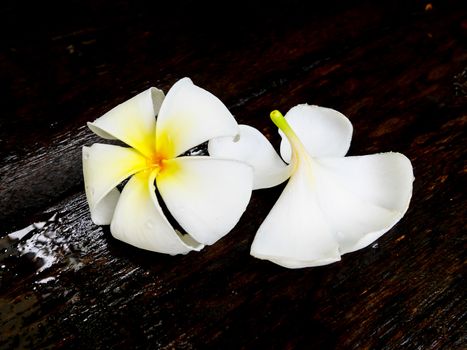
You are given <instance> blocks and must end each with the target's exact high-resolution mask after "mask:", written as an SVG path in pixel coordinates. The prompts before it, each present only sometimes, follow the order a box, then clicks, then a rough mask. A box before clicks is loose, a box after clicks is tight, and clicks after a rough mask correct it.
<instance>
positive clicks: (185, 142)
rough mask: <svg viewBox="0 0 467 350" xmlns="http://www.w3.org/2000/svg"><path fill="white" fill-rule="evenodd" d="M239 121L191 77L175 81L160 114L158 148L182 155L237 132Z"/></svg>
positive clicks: (172, 155) (157, 133)
mask: <svg viewBox="0 0 467 350" xmlns="http://www.w3.org/2000/svg"><path fill="white" fill-rule="evenodd" d="M237 133H238V125H237V122H236V121H235V119H234V117H233V116H232V114H231V113H230V112H229V110H228V109H227V107H226V106H225V105H224V104H223V103H222V102H221V101H220V100H219V99H218V98H217V97H216V96H214V95H213V94H211V93H210V92H208V91H206V90H204V89H202V88H200V87H198V86H196V85H194V84H193V82H192V81H191V80H190V79H189V78H183V79H181V80H179V81H178V82H177V83H175V84H174V85H173V86H172V88H171V89H170V90H169V92H168V93H167V96H166V98H165V100H164V103H163V104H162V106H161V109H160V112H159V116H158V118H157V130H156V143H157V148H158V149H161V148H167V144H170V145H171V146H170V147H169V148H170V154H168V155H169V156H170V157H175V156H178V155H180V154H182V153H184V152H186V151H187V150H189V149H190V148H193V147H194V146H197V145H199V144H201V143H203V142H205V141H208V140H209V139H211V138H214V137H219V136H228V135H232V136H233V135H236V134H237Z"/></svg>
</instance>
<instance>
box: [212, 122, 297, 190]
mask: <svg viewBox="0 0 467 350" xmlns="http://www.w3.org/2000/svg"><path fill="white" fill-rule="evenodd" d="M239 127H240V134H239V135H237V136H234V137H232V136H226V137H217V138H214V139H211V140H210V141H209V144H208V151H209V154H210V155H211V156H212V157H216V158H226V159H236V160H239V161H243V162H245V163H247V164H249V165H250V166H252V167H253V170H254V184H253V189H254V190H257V189H261V188H268V187H273V186H276V185H278V184H280V183H282V182H284V181H285V180H287V179H288V178H289V176H290V171H291V167H290V166H288V165H287V164H285V163H284V161H283V160H282V159H281V158H280V157H279V155H278V154H277V152H276V151H275V150H274V147H273V146H272V145H271V143H270V142H269V140H268V139H267V138H266V137H265V136H264V135H263V134H262V133H261V132H259V131H258V130H257V129H255V128H253V127H251V126H248V125H239Z"/></svg>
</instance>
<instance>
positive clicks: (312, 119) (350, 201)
mask: <svg viewBox="0 0 467 350" xmlns="http://www.w3.org/2000/svg"><path fill="white" fill-rule="evenodd" d="M271 119H272V121H273V122H274V123H275V124H276V125H277V127H278V128H279V130H280V131H279V133H280V134H281V136H282V142H281V147H280V151H281V152H280V153H281V155H282V158H283V159H284V160H285V161H286V162H288V163H289V164H288V165H287V164H286V163H284V162H283V161H282V160H281V159H280V158H279V156H278V155H277V153H275V151H274V149H273V147H272V146H271V144H270V143H269V141H268V140H267V139H266V138H265V137H264V136H263V135H262V134H261V133H260V132H259V131H257V130H256V129H254V128H251V127H248V126H244V125H240V128H241V133H240V140H239V141H238V142H232V138H229V137H223V138H218V139H213V140H211V141H210V142H209V152H210V154H211V155H215V156H216V157H219V156H222V157H230V158H232V159H238V160H243V161H247V162H249V163H250V164H251V165H252V166H253V167H254V170H255V189H258V188H265V187H271V186H274V185H277V184H279V183H280V182H282V181H284V180H285V179H287V178H289V177H290V178H289V182H288V183H287V185H286V187H285V189H284V191H283V192H282V194H281V196H280V197H279V199H278V200H277V202H276V204H275V205H274V207H273V208H272V210H271V212H270V213H269V214H268V216H267V217H266V219H265V220H264V222H263V223H262V224H261V226H260V228H259V230H258V232H257V234H256V236H255V239H254V241H253V244H252V247H251V254H252V255H253V256H255V257H257V258H260V259H266V260H270V261H272V262H274V263H276V264H279V265H281V266H284V267H288V268H301V267H309V266H319V265H326V264H330V263H332V262H335V261H339V260H340V258H341V255H342V254H345V253H349V252H353V251H355V250H358V249H361V248H364V247H366V246H367V245H369V244H371V243H372V242H374V241H375V240H376V239H378V238H379V237H380V236H381V235H383V234H384V233H385V232H387V231H388V230H389V229H391V227H393V226H394V225H395V224H396V223H397V222H398V221H399V220H400V219H401V218H402V216H403V215H404V214H405V212H406V211H407V209H408V206H409V202H410V198H411V196H412V183H413V180H414V177H413V170H412V165H411V163H410V160H409V159H408V158H407V157H405V156H404V155H402V154H400V153H392V152H389V153H379V154H373V155H367V156H352V157H344V156H345V154H346V153H347V151H348V149H349V147H350V140H351V137H352V124H351V123H350V121H349V120H348V119H347V118H346V117H345V116H344V115H343V114H341V113H339V112H337V111H335V110H332V109H329V108H323V107H318V106H309V105H306V104H304V105H298V106H295V107H293V108H292V109H291V110H290V111H289V112H288V113H287V114H286V116H285V118H284V117H283V116H282V114H280V112H278V111H274V112H272V113H271ZM253 147H254V149H255V150H257V151H258V152H261V153H262V154H258V153H255V154H254V156H252V155H251V153H249V152H251V149H252V148H253Z"/></svg>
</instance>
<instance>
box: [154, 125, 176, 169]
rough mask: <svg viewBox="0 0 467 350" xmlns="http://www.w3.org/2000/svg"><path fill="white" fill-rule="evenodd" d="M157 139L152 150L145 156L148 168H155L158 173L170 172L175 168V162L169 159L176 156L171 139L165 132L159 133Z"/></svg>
mask: <svg viewBox="0 0 467 350" xmlns="http://www.w3.org/2000/svg"><path fill="white" fill-rule="evenodd" d="M158 141H159V142H157V145H156V147H155V149H154V151H153V152H151V154H150V155H149V156H148V157H146V163H147V166H148V169H150V170H152V171H154V170H156V171H157V173H158V175H169V174H172V173H173V172H174V171H175V170H176V168H177V166H176V162H173V161H171V160H172V159H173V158H175V156H176V155H175V151H174V145H173V140H172V139H171V137H170V136H169V135H168V134H167V133H161V134H160V135H159V140H158Z"/></svg>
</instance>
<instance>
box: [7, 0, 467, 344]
mask: <svg viewBox="0 0 467 350" xmlns="http://www.w3.org/2000/svg"><path fill="white" fill-rule="evenodd" d="M211 11H213V12H211ZM212 13H214V14H212ZM0 14H1V17H2V21H1V23H0V348H2V349H3V348H5V349H10V348H28V349H31V348H34V349H37V348H67V349H68V348H80V349H83V348H125V349H126V348H162V349H172V348H176V349H198V348H206V347H208V348H229V349H230V348H232V349H241V348H244V349H260V348H268V349H271V348H272V349H295V348H297V349H465V348H466V347H467V329H466V328H467V327H466V324H467V323H466V318H467V310H466V308H467V302H466V300H467V298H466V293H465V291H466V283H465V265H466V253H465V251H466V250H465V249H466V235H465V217H466V205H465V198H466V196H465V183H466V182H465V180H466V177H465V173H466V170H465V169H466V164H465V160H466V151H465V149H466V133H465V126H466V119H467V108H466V107H467V99H466V96H467V45H466V43H467V4H466V3H465V2H464V1H460V0H459V1H443V2H441V1H439V2H427V1H396V2H389V1H388V2H386V3H384V4H383V3H381V4H379V3H378V4H377V3H372V2H367V1H354V2H352V3H349V2H339V1H333V0H331V1H327V2H325V3H313V2H300V1H295V0H291V1H288V2H287V3H283V4H281V5H280V6H279V5H272V4H251V3H249V2H247V1H240V2H232V3H231V4H221V3H218V4H217V5H211V6H210V7H208V6H207V5H206V6H203V5H201V4H199V2H195V1H185V2H182V3H177V4H170V3H167V4H162V3H156V2H150V1H146V2H145V1H132V2H130V1H128V2H125V1H120V0H117V1H104V0H99V1H70V2H58V1H50V2H47V3H44V2H34V3H31V4H24V3H23V2H14V1H9V2H5V3H2V4H0ZM184 76H189V77H191V78H192V79H193V80H194V82H195V83H196V84H198V85H200V86H202V87H204V88H206V89H208V90H210V91H212V92H213V93H214V94H216V95H217V96H218V97H219V98H221V99H222V100H223V101H224V102H225V103H226V105H227V106H228V107H229V108H230V109H231V110H232V112H233V113H234V115H235V116H236V117H237V119H238V121H239V122H241V123H248V124H251V125H253V126H255V127H257V128H259V129H260V130H262V131H263V132H264V133H265V134H266V135H267V136H268V137H269V138H270V140H271V142H273V144H274V145H275V146H276V147H277V146H278V144H279V138H278V135H277V133H276V128H275V127H274V126H273V125H272V123H271V122H270V120H269V118H268V115H269V112H270V111H271V110H273V109H280V110H281V111H283V112H286V111H287V110H288V109H289V108H291V107H292V106H294V105H296V104H298V103H304V102H307V103H310V104H318V105H322V106H328V107H332V108H335V109H337V110H339V111H341V112H343V113H344V114H346V115H347V116H348V117H349V118H350V120H351V121H352V123H353V125H354V130H355V132H354V138H353V142H352V146H351V149H350V152H349V154H351V155H360V154H369V153H376V152H384V151H398V152H401V153H404V154H405V155H407V156H408V157H409V158H410V159H411V160H412V163H413V166H414V172H415V176H416V180H415V183H414V194H413V199H412V203H411V206H410V208H409V211H408V213H407V214H406V216H405V217H404V218H403V219H402V221H401V222H400V223H398V224H397V225H396V226H395V227H394V228H393V229H392V230H390V231H389V232H388V233H387V234H386V235H384V236H383V237H382V238H380V239H379V240H378V241H377V243H376V244H374V245H371V246H369V247H367V248H365V249H363V250H360V251H357V252H354V253H351V254H348V255H345V256H344V257H343V259H342V261H341V262H338V263H335V264H332V265H328V266H324V267H318V268H308V269H300V270H288V269H284V268H281V267H279V266H276V265H274V264H272V263H269V262H265V261H260V260H257V259H254V258H252V257H251V256H250V255H249V248H250V245H251V242H252V240H253V237H254V235H255V232H256V230H257V228H258V226H259V224H260V223H261V221H262V220H263V219H264V218H265V217H266V215H267V213H268V212H269V210H270V208H271V207H272V205H273V203H274V202H275V201H276V199H277V198H278V196H279V194H280V192H281V190H282V188H283V187H278V188H274V189H269V190H261V191H255V192H254V193H253V196H252V200H251V202H250V204H249V207H248V210H247V212H246V213H245V215H244V216H243V217H242V219H241V221H240V222H239V224H238V225H237V226H236V228H235V229H234V230H233V231H232V232H231V233H230V234H229V235H228V236H226V237H225V238H223V239H222V240H221V241H219V242H218V243H217V244H215V245H213V246H210V247H207V248H205V249H204V250H202V251H201V252H200V253H190V254H188V255H186V256H177V257H169V256H164V255H159V254H155V253H149V252H145V251H141V250H138V249H136V248H132V247H131V246H128V245H126V244H123V243H121V242H119V241H117V240H115V239H114V238H113V237H112V236H111V234H110V232H109V229H108V227H98V226H95V225H93V224H92V222H91V220H90V216H89V212H88V208H87V203H86V200H85V197H84V192H83V180H82V174H81V147H82V146H83V145H90V144H92V143H94V142H96V141H98V138H97V137H96V136H94V135H92V134H91V132H90V131H89V130H88V129H87V128H86V127H85V124H86V122H87V121H91V120H94V119H95V118H97V117H98V116H100V115H102V114H103V113H104V112H105V111H107V110H108V109H110V108H111V107H113V106H115V105H116V104H118V103H120V102H122V101H124V100H126V99H127V98H129V97H130V96H132V95H134V94H135V93H137V92H139V91H143V90H144V89H146V88H147V87H149V86H157V87H159V88H162V89H163V90H165V91H167V90H168V88H169V87H170V86H171V85H172V84H173V83H174V82H175V81H176V80H178V79H179V78H181V77H184ZM34 222H36V223H38V222H43V223H45V224H44V226H43V227H41V226H42V225H38V227H36V228H33V227H31V226H29V225H31V224H32V223H34ZM23 228H29V229H30V231H29V233H28V234H27V235H26V236H25V237H24V238H23V239H21V240H20V241H12V240H10V239H8V238H7V235H8V234H9V233H11V232H14V231H17V230H20V229H23Z"/></svg>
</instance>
